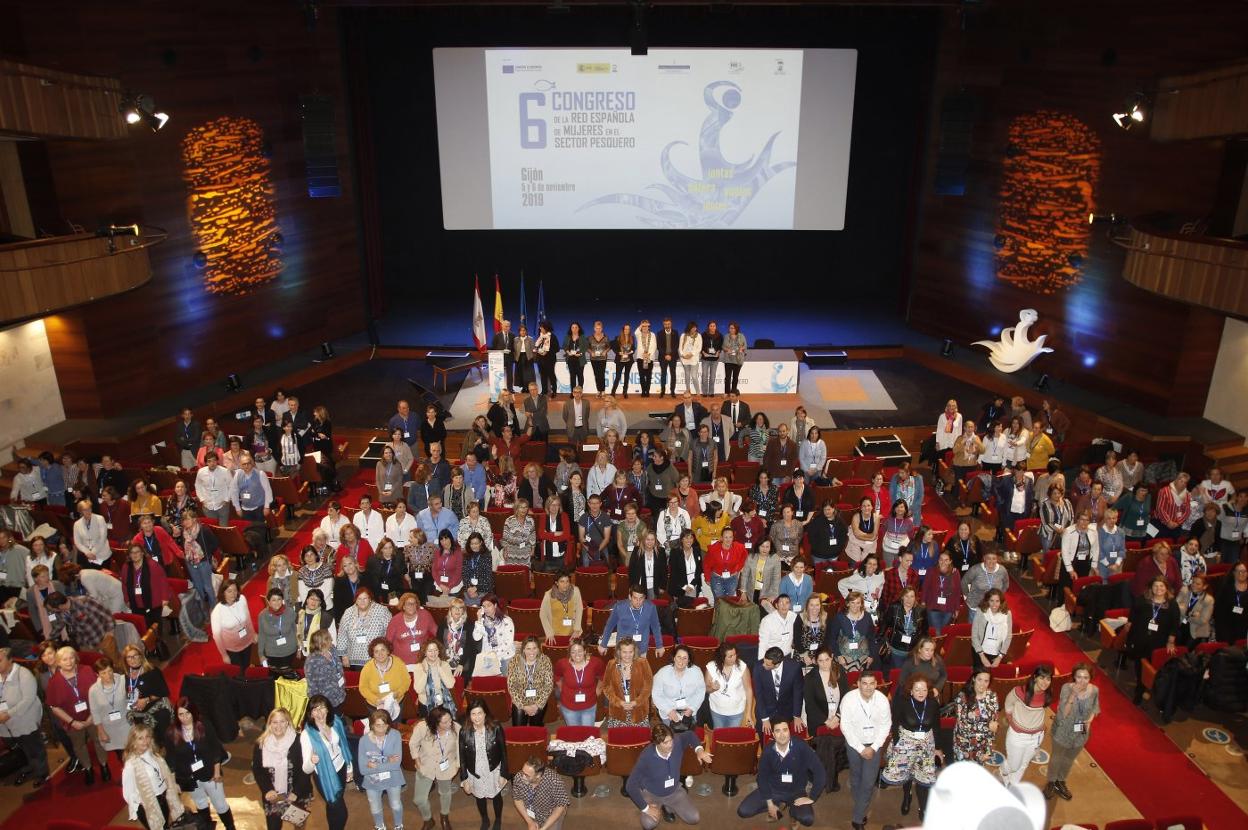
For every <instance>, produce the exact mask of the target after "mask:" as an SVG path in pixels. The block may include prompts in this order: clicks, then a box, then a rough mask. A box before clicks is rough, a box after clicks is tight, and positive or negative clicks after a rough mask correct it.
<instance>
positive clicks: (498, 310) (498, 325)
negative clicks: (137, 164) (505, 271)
mask: <svg viewBox="0 0 1248 830" xmlns="http://www.w3.org/2000/svg"><path fill="white" fill-rule="evenodd" d="M502 330H503V290H502V289H501V288H499V287H498V274H495V275H494V333H495V334H498V333H499V332H500V331H502Z"/></svg>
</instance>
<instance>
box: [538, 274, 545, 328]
mask: <svg viewBox="0 0 1248 830" xmlns="http://www.w3.org/2000/svg"><path fill="white" fill-rule="evenodd" d="M545 319H546V291H545V288H544V285H543V282H542V281H541V280H538V281H537V322H539V323H540V322H542V321H543V320H545Z"/></svg>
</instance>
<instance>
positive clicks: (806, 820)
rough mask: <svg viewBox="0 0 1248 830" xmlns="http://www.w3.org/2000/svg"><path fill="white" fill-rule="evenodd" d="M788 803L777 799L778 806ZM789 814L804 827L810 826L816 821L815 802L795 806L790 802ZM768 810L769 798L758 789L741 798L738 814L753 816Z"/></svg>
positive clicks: (740, 815)
mask: <svg viewBox="0 0 1248 830" xmlns="http://www.w3.org/2000/svg"><path fill="white" fill-rule="evenodd" d="M785 804H788V803H787V802H784V801H776V806H778V807H779V806H782V805H785ZM788 808H789V816H790V817H792V819H793V820H794V821H796V822H797V823H798V824H800V825H802V826H803V827H809V826H811V825H812V824H814V823H815V809H814V805H813V804H806V805H803V806H801V807H795V806H793V805H792V804H788ZM765 812H767V799H765V798H763V794H762V793H761V792H759V791H758V790H754V791H753V792H751V793H750V794H749V795H747V796H746V797H745V798H743V799H742V800H741V804H740V805H739V806H738V807H737V816H738V817H739V818H751V817H753V816H757V815H759V814H760V813H765Z"/></svg>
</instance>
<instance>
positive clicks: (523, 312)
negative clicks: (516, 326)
mask: <svg viewBox="0 0 1248 830" xmlns="http://www.w3.org/2000/svg"><path fill="white" fill-rule="evenodd" d="M524 293H525V292H524V271H521V272H520V325H522V326H525V327H527V326H528V320H527V319H526V318H527V317H528V314H527V313H526V312H527V309H526V308H525V302H524Z"/></svg>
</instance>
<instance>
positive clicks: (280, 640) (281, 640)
mask: <svg viewBox="0 0 1248 830" xmlns="http://www.w3.org/2000/svg"><path fill="white" fill-rule="evenodd" d="M273 645H275V646H284V645H286V638H285V637H278V638H277V639H276V640H274V641H273Z"/></svg>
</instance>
